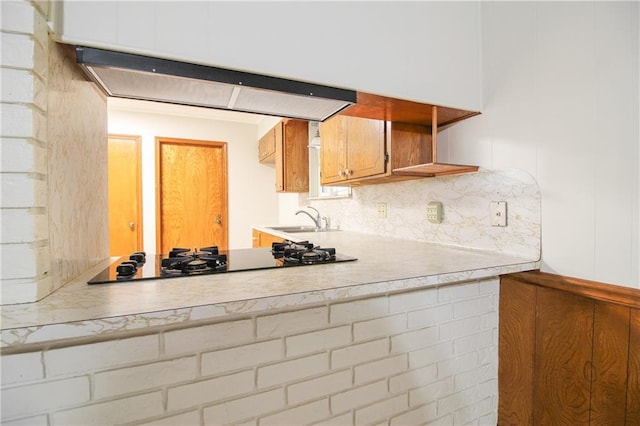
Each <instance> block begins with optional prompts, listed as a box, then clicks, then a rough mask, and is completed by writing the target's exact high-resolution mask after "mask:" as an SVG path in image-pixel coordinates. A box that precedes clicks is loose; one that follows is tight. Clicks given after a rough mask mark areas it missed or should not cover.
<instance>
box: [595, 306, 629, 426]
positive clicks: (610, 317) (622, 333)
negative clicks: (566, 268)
mask: <svg viewBox="0 0 640 426" xmlns="http://www.w3.org/2000/svg"><path fill="white" fill-rule="evenodd" d="M629 312H630V309H629V308H627V307H625V306H620V305H614V304H612V303H606V302H602V301H596V302H595V316H594V324H593V368H592V378H593V380H592V382H591V424H616V425H623V424H624V422H625V405H626V401H625V398H620V395H624V394H625V392H626V388H627V364H628V362H627V361H628V348H629Z"/></svg>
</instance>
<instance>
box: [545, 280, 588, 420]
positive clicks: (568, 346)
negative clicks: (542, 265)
mask: <svg viewBox="0 0 640 426" xmlns="http://www.w3.org/2000/svg"><path fill="white" fill-rule="evenodd" d="M537 293H538V294H537V317H536V337H535V345H536V346H535V348H536V355H535V356H536V358H535V363H534V401H533V411H534V423H535V424H540V425H548V424H571V425H579V424H588V423H589V410H590V402H591V397H590V389H591V360H592V342H593V311H594V302H593V301H592V300H590V299H587V298H585V297H582V296H576V295H573V294H569V293H565V292H563V291H559V290H554V289H548V288H538V289H537Z"/></svg>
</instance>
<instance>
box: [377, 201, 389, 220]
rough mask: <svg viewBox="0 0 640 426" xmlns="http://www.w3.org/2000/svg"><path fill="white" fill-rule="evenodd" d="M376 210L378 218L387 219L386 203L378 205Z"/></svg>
mask: <svg viewBox="0 0 640 426" xmlns="http://www.w3.org/2000/svg"><path fill="white" fill-rule="evenodd" d="M376 207H377V209H378V218H380V219H386V218H387V203H378V204H377V205H376Z"/></svg>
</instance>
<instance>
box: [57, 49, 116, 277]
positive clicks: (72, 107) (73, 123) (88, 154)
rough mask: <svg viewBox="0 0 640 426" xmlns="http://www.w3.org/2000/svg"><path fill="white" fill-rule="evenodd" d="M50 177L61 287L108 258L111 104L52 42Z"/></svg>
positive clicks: (58, 274) (58, 273)
mask: <svg viewBox="0 0 640 426" xmlns="http://www.w3.org/2000/svg"><path fill="white" fill-rule="evenodd" d="M49 52H50V60H49V81H48V84H49V94H48V98H49V102H48V107H49V108H48V109H49V110H48V120H47V121H48V141H49V143H48V159H49V170H48V181H49V205H48V211H49V243H50V250H51V268H52V270H51V276H52V278H53V284H54V287H56V288H57V287H59V286H61V285H63V284H65V283H67V282H69V281H70V280H71V279H73V278H75V277H77V276H78V275H79V274H80V273H82V272H84V271H86V270H87V269H88V268H89V267H91V266H93V265H95V264H96V263H97V262H99V261H102V260H104V259H105V258H107V257H108V255H109V253H108V247H109V234H108V216H107V213H108V208H107V197H108V195H107V143H106V141H107V105H106V98H104V97H103V96H102V95H100V94H98V92H97V90H96V89H95V88H94V87H93V85H92V84H91V83H88V82H87V81H86V80H85V78H84V76H83V75H82V73H81V71H80V70H79V68H78V67H77V66H76V65H75V64H74V63H73V62H72V61H71V60H70V59H69V58H68V57H67V56H66V55H65V54H64V52H63V51H62V47H61V46H60V45H58V44H56V43H54V42H53V41H51V42H50V45H49Z"/></svg>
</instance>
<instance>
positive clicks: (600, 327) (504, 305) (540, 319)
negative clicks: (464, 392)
mask: <svg viewBox="0 0 640 426" xmlns="http://www.w3.org/2000/svg"><path fill="white" fill-rule="evenodd" d="M524 295H526V296H524ZM525 301H528V303H529V305H527V304H526V303H525ZM531 312H535V324H534V325H533V326H532V325H531V324H530V321H531V320H530V315H531ZM499 318H500V323H499V351H500V352H499V369H498V386H499V389H498V396H499V401H498V424H500V425H515V424H518V425H520V424H533V425H548V424H570V425H578V424H590V425H629V426H631V425H633V426H637V425H640V290H639V289H635V288H629V287H621V286H615V285H611V284H605V283H597V282H594V281H586V280H581V279H577V278H570V277H563V276H560V275H554V274H548V273H542V272H539V271H535V272H522V273H516V274H509V275H504V276H502V277H501V280H500V312H499ZM532 327H533V331H532ZM527 339H528V341H527ZM526 351H530V353H529V354H527V353H525V352H526ZM530 365H532V367H530ZM528 369H531V370H532V372H531V377H529V376H528V375H527V374H526V371H527V370H528ZM518 381H521V382H522V383H517V382H518ZM529 383H532V384H533V385H530V384H529ZM527 389H530V394H527V393H526V390H527ZM514 399H517V401H513V400H514ZM529 413H531V414H529ZM531 418H532V419H531Z"/></svg>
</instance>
